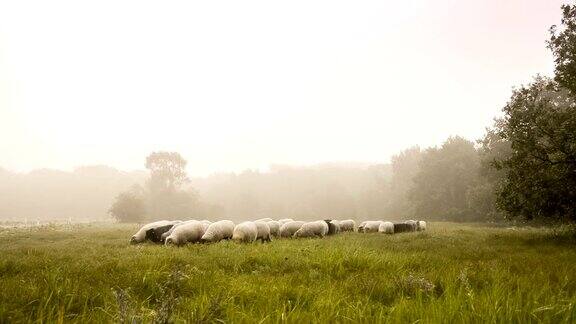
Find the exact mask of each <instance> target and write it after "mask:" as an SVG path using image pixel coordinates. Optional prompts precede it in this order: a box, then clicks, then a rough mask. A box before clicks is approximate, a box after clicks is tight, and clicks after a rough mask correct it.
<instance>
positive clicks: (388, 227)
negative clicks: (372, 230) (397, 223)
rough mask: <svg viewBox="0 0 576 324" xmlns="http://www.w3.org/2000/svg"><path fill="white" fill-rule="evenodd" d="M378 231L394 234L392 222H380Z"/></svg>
mask: <svg viewBox="0 0 576 324" xmlns="http://www.w3.org/2000/svg"><path fill="white" fill-rule="evenodd" d="M378 233H384V234H394V223H392V222H380V226H379V227H378Z"/></svg>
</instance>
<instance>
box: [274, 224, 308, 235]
mask: <svg viewBox="0 0 576 324" xmlns="http://www.w3.org/2000/svg"><path fill="white" fill-rule="evenodd" d="M280 221H281V220H280ZM280 221H279V222H280ZM304 223H305V222H302V221H291V222H287V223H285V224H284V225H282V226H280V237H292V235H294V233H296V231H297V230H299V229H300V227H302V225H304Z"/></svg>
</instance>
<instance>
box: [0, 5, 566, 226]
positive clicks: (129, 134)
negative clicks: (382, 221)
mask: <svg viewBox="0 0 576 324" xmlns="http://www.w3.org/2000/svg"><path fill="white" fill-rule="evenodd" d="M561 3H562V1H559V0H558V1H557V0H554V1H536V0H535V1H526V0H512V1H499V0H489V1H465V2H463V1H452V0H440V1H431V0H430V1H428V0H411V1H400V2H386V3H385V2H379V1H368V2H363V3H362V4H359V3H354V2H343V1H313V2H311V1H291V2H289V3H270V2H268V1H247V2H244V1H243V2H236V1H216V2H206V3H198V2H187V1H174V2H170V3H169V4H168V3H159V2H148V1H99V2H97V3H85V2H81V3H79V2H76V1H61V0H58V1H51V2H45V1H11V2H8V1H6V2H2V3H0V168H2V170H1V171H0V220H18V221H22V220H30V221H36V220H46V221H67V220H73V221H88V220H110V216H109V214H108V210H109V208H110V206H111V204H112V203H113V201H114V198H115V197H116V196H117V195H118V194H120V193H121V192H125V191H127V190H130V188H134V185H139V186H142V187H146V183H147V179H148V178H149V177H150V174H149V172H148V171H144V160H145V158H146V157H147V156H148V155H149V154H150V153H152V152H159V151H171V152H179V153H180V154H181V155H182V157H183V158H184V159H185V160H186V161H187V164H186V169H185V171H186V172H187V174H188V176H189V177H190V181H189V182H186V184H185V186H183V187H182V188H181V190H184V191H186V192H188V193H190V197H194V198H193V200H194V204H195V207H194V208H192V207H190V208H191V209H188V210H187V212H183V213H184V216H190V215H196V216H202V217H207V218H210V217H230V218H234V219H241V218H248V217H253V216H256V215H263V216H264V215H265V216H268V215H269V214H274V215H278V216H286V217H290V216H292V217H300V218H310V219H312V218H318V217H327V216H329V215H333V216H334V217H355V218H368V217H373V216H375V215H387V216H389V217H392V218H399V217H403V216H405V215H406V213H407V210H411V208H412V207H410V208H408V207H406V208H401V207H399V206H400V205H398V204H400V202H401V201H404V198H406V197H405V196H404V195H405V194H406V195H407V194H408V192H409V191H411V190H412V187H410V188H408V187H409V186H408V187H407V185H403V184H402V183H404V182H403V181H405V180H406V179H412V178H411V177H412V176H413V174H412V173H411V175H410V176H404V175H402V176H398V175H397V176H396V180H394V179H395V178H394V172H393V170H394V156H395V155H398V154H400V152H401V151H402V150H405V149H407V148H410V147H413V146H414V145H417V146H419V147H420V148H422V149H423V150H425V149H427V148H434V147H441V146H442V145H443V143H445V141H446V140H447V139H448V138H449V136H452V135H459V136H462V137H464V138H466V139H468V140H470V141H474V140H477V139H479V138H481V137H482V136H483V134H484V132H485V128H486V127H488V126H490V125H491V123H492V119H493V118H494V117H495V116H498V114H499V113H500V109H501V108H502V106H503V105H504V104H505V102H506V101H507V100H508V98H509V97H510V90H511V88H512V87H513V86H514V85H518V84H521V83H525V82H528V81H530V80H531V78H532V76H533V75H535V74H536V73H544V74H549V73H551V71H552V70H553V61H552V59H551V55H550V53H549V52H548V51H547V50H546V48H545V41H546V39H547V37H548V33H547V30H548V27H549V26H550V25H552V24H556V23H558V22H559V20H560V15H561V12H560V10H559V9H558V8H559V7H560V4H561ZM399 169H402V168H401V167H400V166H399V165H398V164H396V170H399ZM247 170H248V171H247ZM399 172H400V171H399ZM413 173H414V172H413ZM414 174H415V173H414ZM398 177H400V178H401V179H403V180H398ZM406 181H408V180H406ZM411 181H412V180H410V181H409V182H410V183H411ZM395 186H396V187H395ZM398 186H399V187H398ZM398 188H401V189H398ZM469 189H470V188H469ZM414 190H415V191H414V193H413V194H414V195H416V194H417V190H416V189H414ZM470 190H471V191H470V192H472V189H470ZM474 192H476V191H474ZM400 197H404V198H400ZM191 199H192V198H191ZM414 208H416V207H414ZM189 213H190V214H189ZM173 216H175V217H179V215H173ZM151 217H152V218H154V217H156V216H151ZM331 217H332V216H331ZM471 217H472V216H471Z"/></svg>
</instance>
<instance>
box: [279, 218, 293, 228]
mask: <svg viewBox="0 0 576 324" xmlns="http://www.w3.org/2000/svg"><path fill="white" fill-rule="evenodd" d="M293 221H294V220H293V219H292V218H282V219H279V220H278V223H280V226H282V225H284V224H286V223H289V222H293Z"/></svg>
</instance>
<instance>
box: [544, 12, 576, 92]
mask: <svg viewBox="0 0 576 324" xmlns="http://www.w3.org/2000/svg"><path fill="white" fill-rule="evenodd" d="M562 14H563V15H562V24H561V26H560V28H558V27H557V26H552V27H551V28H550V40H549V41H548V48H550V50H552V54H554V61H555V63H556V70H555V74H556V76H555V80H556V82H558V84H559V85H560V86H561V87H564V88H566V89H568V90H570V91H571V92H572V94H576V5H563V6H562Z"/></svg>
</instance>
